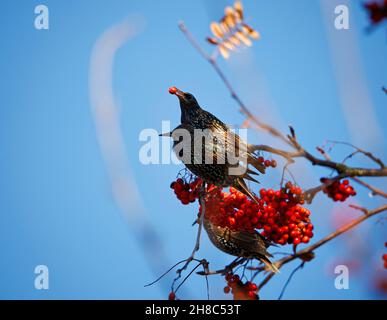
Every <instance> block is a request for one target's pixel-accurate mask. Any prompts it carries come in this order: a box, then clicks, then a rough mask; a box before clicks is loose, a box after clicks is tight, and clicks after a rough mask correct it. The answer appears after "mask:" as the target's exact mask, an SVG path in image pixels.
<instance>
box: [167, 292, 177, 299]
mask: <svg viewBox="0 0 387 320" xmlns="http://www.w3.org/2000/svg"><path fill="white" fill-rule="evenodd" d="M168 299H169V300H176V295H175V293H174V292H173V291H172V292H170V293H169V296H168Z"/></svg>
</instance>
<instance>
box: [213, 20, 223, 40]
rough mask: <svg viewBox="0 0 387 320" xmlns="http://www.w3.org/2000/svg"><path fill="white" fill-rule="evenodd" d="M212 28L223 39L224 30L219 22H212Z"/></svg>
mask: <svg viewBox="0 0 387 320" xmlns="http://www.w3.org/2000/svg"><path fill="white" fill-rule="evenodd" d="M210 29H211V31H212V33H213V34H214V35H215V36H216V37H218V38H220V39H222V38H223V36H224V35H223V32H222V29H221V28H220V26H219V24H217V23H216V22H212V23H211V25H210Z"/></svg>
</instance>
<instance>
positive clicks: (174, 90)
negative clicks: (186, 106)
mask: <svg viewBox="0 0 387 320" xmlns="http://www.w3.org/2000/svg"><path fill="white" fill-rule="evenodd" d="M169 93H170V94H174V95H176V96H177V97H178V98H179V100H180V101H181V100H185V93H184V92H183V91H181V90H179V89H177V88H176V87H171V88H169Z"/></svg>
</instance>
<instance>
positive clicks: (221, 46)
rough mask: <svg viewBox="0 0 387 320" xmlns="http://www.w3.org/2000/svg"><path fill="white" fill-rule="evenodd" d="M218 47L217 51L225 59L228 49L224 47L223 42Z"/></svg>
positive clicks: (227, 55)
mask: <svg viewBox="0 0 387 320" xmlns="http://www.w3.org/2000/svg"><path fill="white" fill-rule="evenodd" d="M218 48H219V52H220V54H221V55H222V57H223V58H225V59H228V57H229V56H230V54H229V52H228V50H227V49H226V47H225V46H224V45H223V44H220V45H219V46H218Z"/></svg>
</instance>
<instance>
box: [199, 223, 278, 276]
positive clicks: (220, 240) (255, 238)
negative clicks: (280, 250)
mask: <svg viewBox="0 0 387 320" xmlns="http://www.w3.org/2000/svg"><path fill="white" fill-rule="evenodd" d="M203 226H204V229H205V230H206V231H207V234H208V237H209V239H210V240H211V242H212V243H213V245H214V246H215V247H217V248H218V249H219V250H221V251H223V252H225V253H228V254H231V255H233V256H237V257H243V258H246V259H258V260H259V261H261V262H262V263H264V264H265V265H266V267H267V268H268V269H269V270H271V271H272V272H278V268H277V267H276V266H275V265H274V264H273V263H271V261H270V260H269V257H271V256H272V255H271V254H270V253H268V252H267V250H266V249H267V248H268V247H269V246H270V245H271V242H270V241H268V240H266V239H265V238H264V237H263V236H262V235H261V234H260V233H258V232H254V233H250V232H244V231H232V230H230V229H229V228H227V227H220V226H217V225H214V224H213V223H211V221H210V220H209V219H204V221H203Z"/></svg>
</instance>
